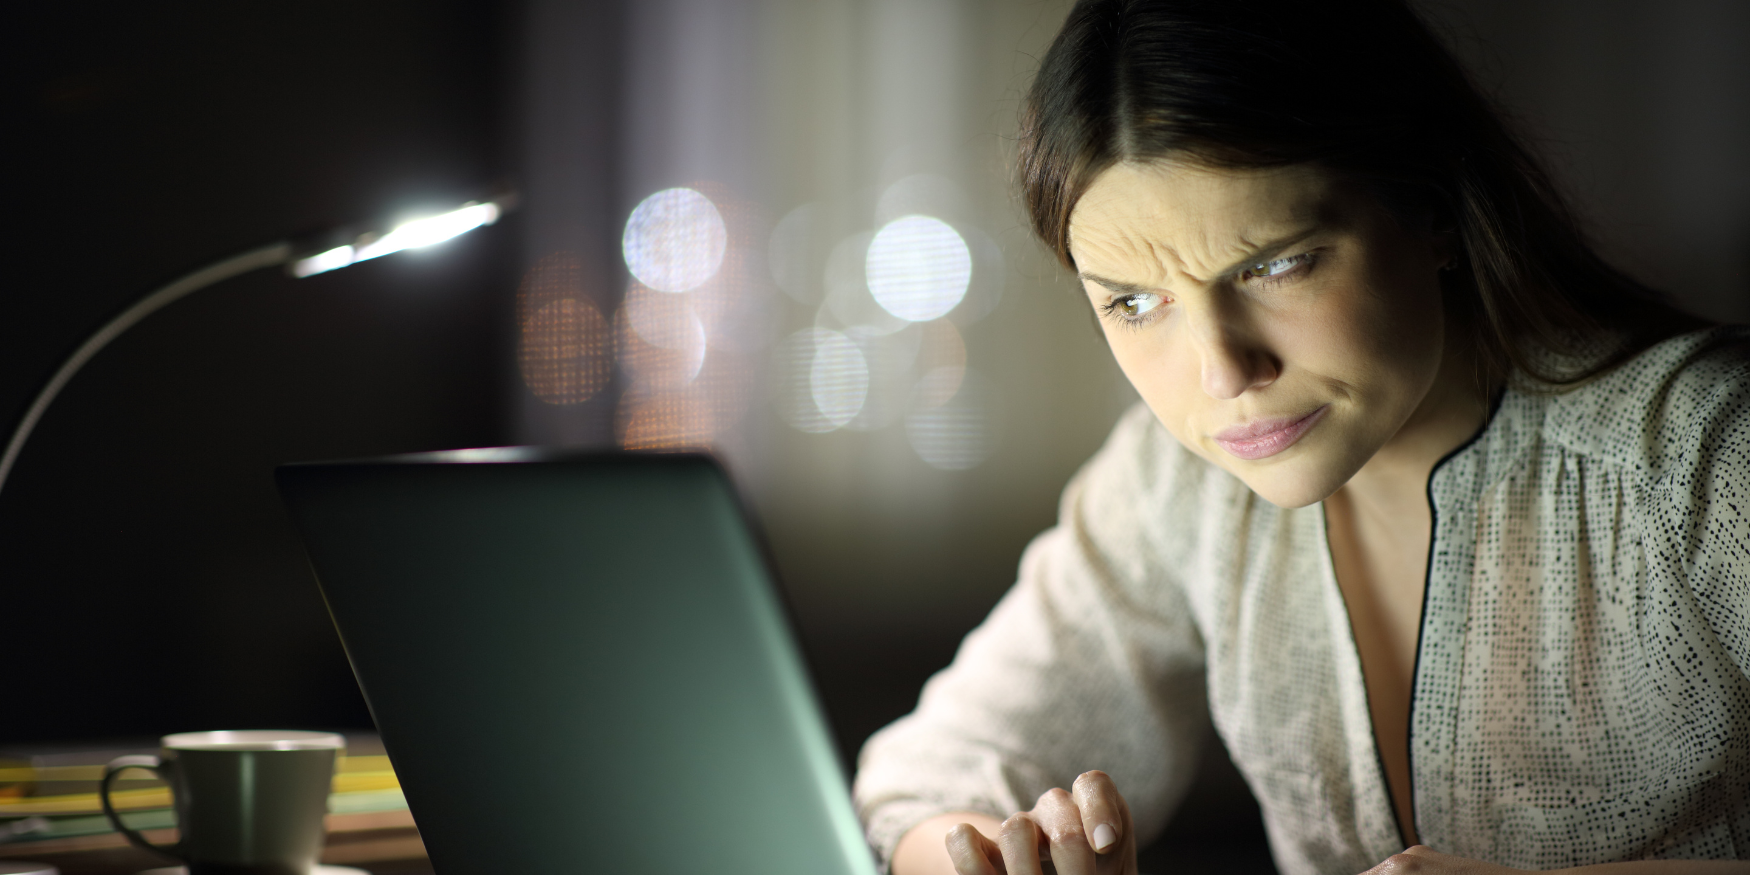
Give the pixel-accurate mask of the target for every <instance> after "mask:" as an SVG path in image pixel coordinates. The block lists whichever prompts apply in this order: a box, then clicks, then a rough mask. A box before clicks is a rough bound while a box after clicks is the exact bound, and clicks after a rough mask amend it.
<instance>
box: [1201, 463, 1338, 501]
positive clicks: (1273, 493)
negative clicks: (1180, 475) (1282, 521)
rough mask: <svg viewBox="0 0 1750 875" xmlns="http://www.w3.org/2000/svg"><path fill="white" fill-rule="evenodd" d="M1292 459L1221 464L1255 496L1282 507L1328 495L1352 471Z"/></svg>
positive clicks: (1319, 499) (1323, 497)
mask: <svg viewBox="0 0 1750 875" xmlns="http://www.w3.org/2000/svg"><path fill="white" fill-rule="evenodd" d="M1296 461H1297V462H1298V464H1288V465H1271V466H1254V465H1250V464H1248V463H1246V462H1243V461H1236V463H1235V464H1230V465H1225V466H1223V467H1225V468H1227V470H1228V472H1229V473H1231V474H1233V475H1234V476H1236V477H1238V478H1240V480H1241V481H1242V482H1244V483H1245V484H1246V485H1247V486H1248V487H1250V488H1251V490H1252V491H1253V492H1255V493H1257V494H1258V497H1259V498H1262V499H1264V500H1265V501H1268V502H1270V503H1271V504H1274V505H1276V506H1277V507H1280V508H1285V509H1292V508H1297V507H1306V506H1308V505H1313V504H1318V503H1319V502H1321V501H1324V500H1325V499H1327V498H1330V497H1331V494H1332V493H1334V492H1336V491H1337V490H1338V489H1341V488H1342V487H1343V484H1344V483H1346V482H1348V480H1349V477H1350V476H1353V474H1354V472H1353V471H1350V472H1339V471H1333V470H1331V466H1329V465H1320V464H1316V463H1314V460H1312V459H1304V460H1296Z"/></svg>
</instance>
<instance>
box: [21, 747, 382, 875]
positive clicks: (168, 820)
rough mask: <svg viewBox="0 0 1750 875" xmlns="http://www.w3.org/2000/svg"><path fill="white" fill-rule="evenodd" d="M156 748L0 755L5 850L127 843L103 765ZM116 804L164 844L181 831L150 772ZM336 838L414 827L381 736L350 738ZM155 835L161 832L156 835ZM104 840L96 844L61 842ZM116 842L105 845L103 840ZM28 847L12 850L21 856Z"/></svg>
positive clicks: (123, 785)
mask: <svg viewBox="0 0 1750 875" xmlns="http://www.w3.org/2000/svg"><path fill="white" fill-rule="evenodd" d="M157 752H158V751H157V748H156V747H155V746H150V745H144V746H132V745H88V746H83V747H79V748H63V749H58V750H55V749H37V750H7V751H0V845H7V846H13V845H19V844H22V843H31V844H30V845H29V848H30V849H37V848H47V847H48V845H47V844H37V843H49V844H52V845H55V846H69V847H71V846H73V845H77V846H82V847H96V846H100V845H108V844H111V843H112V841H113V843H116V844H119V843H120V842H121V841H122V839H121V836H120V834H118V833H115V831H114V827H113V826H112V825H111V824H110V822H109V818H107V817H105V816H104V814H103V806H102V803H100V802H99V801H98V797H97V788H98V784H99V782H101V781H102V780H103V768H104V764H106V763H108V762H109V761H110V760H112V759H114V758H116V757H118V756H126V755H130V754H155V753H157ZM109 798H110V802H111V803H112V804H113V805H114V806H115V809H116V812H117V813H118V814H119V815H120V817H121V819H122V822H123V823H126V824H127V825H128V826H129V827H130V828H132V829H136V830H140V831H143V832H146V833H147V838H148V839H151V840H155V841H159V842H167V841H172V840H173V838H172V835H173V834H169V833H161V832H159V831H164V830H169V829H172V828H174V827H175V826H176V813H175V811H174V810H173V809H172V808H171V799H170V788H169V787H167V786H165V785H164V783H163V782H162V781H159V780H157V779H156V778H154V777H153V775H152V773H150V772H147V771H144V770H140V769H129V770H127V771H125V772H123V773H122V774H121V775H120V776H118V777H117V779H116V780H115V781H114V782H113V783H112V784H111V785H110V795H109ZM328 811H329V816H328V829H329V831H330V832H347V831H349V830H375V829H383V828H388V827H399V826H408V827H411V826H412V825H413V820H412V818H411V816H409V815H408V814H407V800H406V798H405V797H403V796H402V795H401V782H400V781H399V780H397V779H396V777H395V770H394V769H393V768H391V767H390V765H389V758H388V757H387V756H385V755H384V754H383V752H382V745H381V743H380V742H378V741H377V739H376V737H375V736H370V735H363V734H358V735H355V734H352V733H348V735H347V750H346V751H343V752H342V755H341V756H340V757H339V758H338V760H337V761H336V767H335V774H334V789H333V792H332V794H331V795H329V797H328ZM154 833H157V834H154ZM80 837H101V838H99V839H97V840H96V841H92V840H83V841H78V842H75V843H69V842H65V841H60V840H64V839H76V838H80ZM105 838H107V839H110V840H112V841H105V840H104V839H105ZM26 849H27V848H25V847H7V848H6V849H5V850H4V852H3V853H0V856H8V857H10V856H16V855H17V853H20V852H23V851H25V850H26Z"/></svg>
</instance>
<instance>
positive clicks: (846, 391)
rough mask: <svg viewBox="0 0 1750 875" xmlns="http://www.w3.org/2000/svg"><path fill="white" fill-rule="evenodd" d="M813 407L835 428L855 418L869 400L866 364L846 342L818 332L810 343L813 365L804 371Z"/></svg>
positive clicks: (834, 333)
mask: <svg viewBox="0 0 1750 875" xmlns="http://www.w3.org/2000/svg"><path fill="white" fill-rule="evenodd" d="M808 386H809V392H810V394H811V395H813V397H814V406H815V407H816V408H818V409H819V410H820V415H821V416H824V417H826V419H827V421H828V422H831V423H832V424H833V425H834V426H835V427H837V426H843V425H845V424H846V423H848V422H850V421H851V420H853V419H855V418H856V417H857V413H858V412H859V411H861V410H862V409H863V401H864V400H865V399H867V398H868V396H869V362H868V360H867V359H865V358H864V357H863V351H862V350H861V349H858V348H857V344H856V343H855V342H854V341H852V340H851V339H850V338H848V337H846V336H844V335H843V334H840V333H838V332H837V331H825V330H821V331H819V333H818V334H817V335H816V336H815V339H814V361H813V362H812V363H811V365H810V367H809V371H808Z"/></svg>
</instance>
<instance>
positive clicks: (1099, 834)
mask: <svg viewBox="0 0 1750 875" xmlns="http://www.w3.org/2000/svg"><path fill="white" fill-rule="evenodd" d="M1115 841H1118V831H1117V830H1115V829H1113V828H1112V827H1110V826H1108V825H1106V824H1104V823H1102V824H1100V825H1099V826H1096V827H1094V850H1096V851H1099V852H1101V853H1105V851H1106V849H1107V848H1110V847H1112V843H1113V842H1115Z"/></svg>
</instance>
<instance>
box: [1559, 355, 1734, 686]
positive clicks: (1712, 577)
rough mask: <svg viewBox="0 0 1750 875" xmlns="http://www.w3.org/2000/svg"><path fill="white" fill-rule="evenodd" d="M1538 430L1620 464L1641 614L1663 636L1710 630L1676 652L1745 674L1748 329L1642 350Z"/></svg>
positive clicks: (1575, 396) (1563, 404)
mask: <svg viewBox="0 0 1750 875" xmlns="http://www.w3.org/2000/svg"><path fill="white" fill-rule="evenodd" d="M1548 432H1549V436H1550V437H1551V438H1553V439H1554V440H1556V441H1558V442H1560V443H1563V444H1565V445H1567V446H1568V447H1570V448H1572V449H1575V450H1578V451H1580V452H1591V453H1593V454H1595V455H1597V456H1603V457H1607V458H1610V459H1613V460H1615V461H1616V462H1618V463H1619V464H1620V465H1621V466H1622V467H1623V469H1624V474H1626V475H1627V476H1626V478H1625V479H1626V480H1627V481H1628V482H1629V483H1630V484H1632V486H1631V488H1630V490H1629V492H1628V494H1627V496H1626V497H1627V499H1628V509H1629V511H1630V520H1631V521H1632V525H1633V526H1634V528H1635V531H1634V533H1633V534H1634V536H1635V537H1637V538H1638V539H1639V541H1640V543H1641V544H1642V545H1643V549H1644V554H1643V561H1644V562H1645V563H1646V574H1647V578H1648V580H1647V586H1648V587H1649V591H1650V592H1651V593H1652V594H1653V596H1654V598H1653V599H1652V607H1650V608H1649V610H1652V611H1654V612H1655V613H1656V614H1658V615H1660V616H1661V617H1663V618H1664V619H1666V620H1669V623H1667V624H1666V626H1667V627H1668V628H1671V629H1675V630H1678V631H1677V632H1675V633H1673V634H1678V635H1682V636H1693V635H1694V633H1696V632H1698V631H1699V629H1700V628H1701V627H1702V626H1705V627H1706V628H1710V629H1711V630H1712V638H1713V643H1708V642H1706V641H1703V640H1701V639H1696V640H1694V641H1691V640H1690V639H1689V638H1688V637H1685V638H1684V641H1685V646H1686V647H1692V648H1694V649H1696V650H1697V651H1698V652H1699V651H1701V650H1705V649H1708V648H1711V647H1716V646H1717V647H1719V648H1720V649H1722V650H1724V651H1725V652H1726V653H1727V654H1729V656H1730V658H1731V660H1732V661H1733V662H1734V663H1736V665H1737V667H1738V669H1739V671H1741V672H1743V673H1744V674H1745V675H1746V676H1750V546H1747V545H1750V330H1747V329H1746V328H1743V327H1721V328H1713V329H1709V330H1706V331H1700V332H1696V333H1693V334H1686V335H1683V336H1681V337H1676V338H1672V339H1671V340H1668V341H1665V342H1664V343H1661V344H1659V345H1658V346H1655V347H1653V348H1652V349H1649V350H1647V352H1645V353H1643V354H1642V355H1640V356H1638V357H1636V358H1635V359H1633V360H1631V361H1629V362H1628V363H1626V364H1624V365H1623V366H1622V367H1621V368H1619V369H1618V370H1617V371H1616V372H1613V373H1611V374H1608V375H1606V376H1605V377H1604V378H1603V379H1600V380H1598V381H1596V382H1595V383H1593V384H1591V385H1588V386H1586V387H1585V388H1583V389H1581V390H1578V391H1576V392H1574V393H1572V397H1570V398H1565V399H1562V400H1561V401H1558V402H1557V403H1556V409H1555V410H1553V411H1552V413H1551V418H1550V420H1549V429H1548ZM1666 615H1669V616H1666ZM1691 618H1693V619H1696V620H1699V621H1700V623H1695V622H1691Z"/></svg>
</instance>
